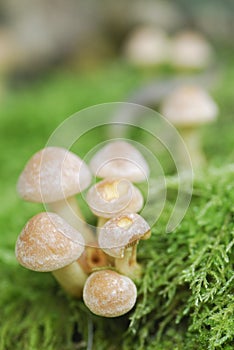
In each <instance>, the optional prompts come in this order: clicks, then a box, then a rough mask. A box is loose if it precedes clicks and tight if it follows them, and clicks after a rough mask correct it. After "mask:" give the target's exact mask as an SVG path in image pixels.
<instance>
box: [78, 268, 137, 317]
mask: <svg viewBox="0 0 234 350" xmlns="http://www.w3.org/2000/svg"><path fill="white" fill-rule="evenodd" d="M136 297H137V289H136V286H135V284H134V283H133V281H132V280H131V279H130V278H128V277H126V276H122V275H120V274H118V273H117V272H115V271H112V270H101V271H97V272H94V273H92V274H91V275H90V276H89V277H88V279H87V281H86V283H85V286H84V292H83V298H84V302H85V304H86V306H87V307H88V308H89V309H90V311H92V312H93V313H94V314H96V315H99V316H103V317H118V316H121V315H124V314H126V313H127V312H128V311H130V310H131V309H132V308H133V306H134V305H135V302H136Z"/></svg>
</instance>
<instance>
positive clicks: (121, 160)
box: [90, 141, 149, 182]
mask: <svg viewBox="0 0 234 350" xmlns="http://www.w3.org/2000/svg"><path fill="white" fill-rule="evenodd" d="M90 168H91V170H92V172H93V174H94V175H95V176H97V177H101V178H108V177H117V178H125V179H128V180H130V181H132V182H141V181H145V180H146V179H147V177H148V175H149V167H148V164H147V162H146V160H145V159H144V157H143V156H142V154H141V153H140V152H139V151H138V150H137V149H136V148H135V147H133V146H132V145H131V144H130V143H128V142H126V141H111V142H109V143H108V144H107V145H105V146H104V147H103V148H101V149H100V150H99V151H98V152H97V153H96V154H95V155H94V156H93V158H92V159H91V161H90Z"/></svg>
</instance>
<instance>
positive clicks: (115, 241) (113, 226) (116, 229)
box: [98, 213, 150, 258]
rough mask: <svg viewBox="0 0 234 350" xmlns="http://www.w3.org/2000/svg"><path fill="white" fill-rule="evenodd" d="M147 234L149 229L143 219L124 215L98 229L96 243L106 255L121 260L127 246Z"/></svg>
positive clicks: (133, 214)
mask: <svg viewBox="0 0 234 350" xmlns="http://www.w3.org/2000/svg"><path fill="white" fill-rule="evenodd" d="M149 233H150V227H149V225H148V223H147V222H146V221H145V220H144V219H143V217H141V216H140V215H138V214H135V213H130V214H129V213H125V214H122V215H120V216H118V217H116V218H113V219H111V220H109V221H107V222H106V223H105V225H104V226H103V227H101V228H100V231H99V236H98V242H99V246H100V248H102V249H103V250H104V252H105V253H106V254H108V255H110V256H113V257H114V258H122V257H123V256H124V251H125V249H126V248H127V247H128V246H131V245H133V244H135V243H136V242H137V241H139V240H140V239H144V238H145V237H146V236H148V235H149Z"/></svg>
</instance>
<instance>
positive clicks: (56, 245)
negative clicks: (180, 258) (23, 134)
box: [15, 140, 150, 317]
mask: <svg viewBox="0 0 234 350" xmlns="http://www.w3.org/2000/svg"><path fill="white" fill-rule="evenodd" d="M92 173H93V174H94V175H95V177H97V178H99V179H102V180H100V181H99V182H96V183H94V184H93V185H92V184H91V183H92ZM148 176H149V167H148V165H147V162H146V160H145V159H144V157H143V156H142V154H141V153H140V152H139V151H138V150H137V149H136V148H135V147H134V146H133V145H132V144H130V143H128V142H125V141H122V140H115V141H111V142H108V143H107V144H106V145H105V146H104V147H103V148H101V149H100V150H99V151H98V152H97V153H96V154H95V155H94V156H93V158H92V159H91V161H90V163H89V167H88V165H86V163H85V162H84V161H83V160H81V159H80V158H79V157H78V156H77V155H75V154H74V153H72V152H70V151H68V150H66V149H64V148H61V147H46V148H44V149H42V150H40V151H39V152H37V153H36V154H35V155H33V156H32V158H31V159H30V160H29V161H28V163H27V164H26V166H25V168H24V170H23V172H22V173H21V175H20V177H19V180H18V184H17V190H18V193H19V195H20V196H21V197H22V198H23V199H25V200H27V201H31V202H41V203H44V205H45V206H46V209H47V211H45V212H41V213H39V214H37V215H35V216H34V217H33V218H31V219H30V220H29V221H28V222H27V224H26V225H25V227H24V228H23V230H22V232H21V233H20V235H19V237H18V239H17V242H16V249H15V252H16V258H17V260H18V261H19V263H20V264H21V265H22V266H24V267H26V268H28V269H30V270H33V271H40V272H52V274H53V275H54V277H55V278H56V280H57V281H58V282H59V283H60V285H61V286H62V287H63V288H64V290H65V291H66V292H67V293H68V294H70V295H72V296H74V297H78V298H80V297H82V296H83V300H84V303H85V304H86V306H87V307H88V308H89V309H90V310H91V311H92V312H93V313H94V314H96V315H100V316H104V317H117V316H120V315H123V314H125V313H127V312H128V311H130V310H131V309H132V308H133V306H134V304H135V302H136V298H137V289H136V286H135V283H134V280H136V279H139V278H140V276H141V274H142V269H141V266H140V264H139V263H138V262H137V244H138V242H139V240H141V239H147V238H149V237H150V227H149V225H148V223H147V222H146V221H145V220H144V218H143V217H142V216H141V215H139V214H137V213H138V212H140V211H141V209H142V207H143V204H144V199H143V196H142V194H141V192H140V191H139V189H138V188H137V187H136V186H135V185H134V184H133V183H135V182H142V181H145V180H146V179H147V177H148ZM86 189H88V190H87V193H86V194H85V198H86V202H87V204H88V206H89V208H90V210H91V211H92V213H93V214H94V215H95V216H96V217H97V226H96V228H93V227H91V226H90V225H88V223H86V221H85V219H84V217H83V214H82V212H81V210H80V208H79V206H78V202H77V199H76V195H77V194H79V193H80V192H82V191H84V190H86Z"/></svg>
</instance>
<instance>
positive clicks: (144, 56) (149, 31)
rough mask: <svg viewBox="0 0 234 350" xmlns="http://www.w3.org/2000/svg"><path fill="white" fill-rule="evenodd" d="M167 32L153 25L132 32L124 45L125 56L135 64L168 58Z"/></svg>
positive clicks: (158, 61)
mask: <svg viewBox="0 0 234 350" xmlns="http://www.w3.org/2000/svg"><path fill="white" fill-rule="evenodd" d="M168 48H169V40H168V38H167V35H166V33H165V32H164V31H163V30H161V29H159V28H155V27H152V26H142V27H139V28H137V29H135V30H134V31H133V32H131V33H130V35H129V37H128V38H127V40H126V43H125V45H124V56H125V57H126V59H127V60H128V61H129V62H130V63H133V64H136V65H142V66H148V65H155V64H160V63H162V62H165V61H166V60H167V59H168V51H169V49H168Z"/></svg>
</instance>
